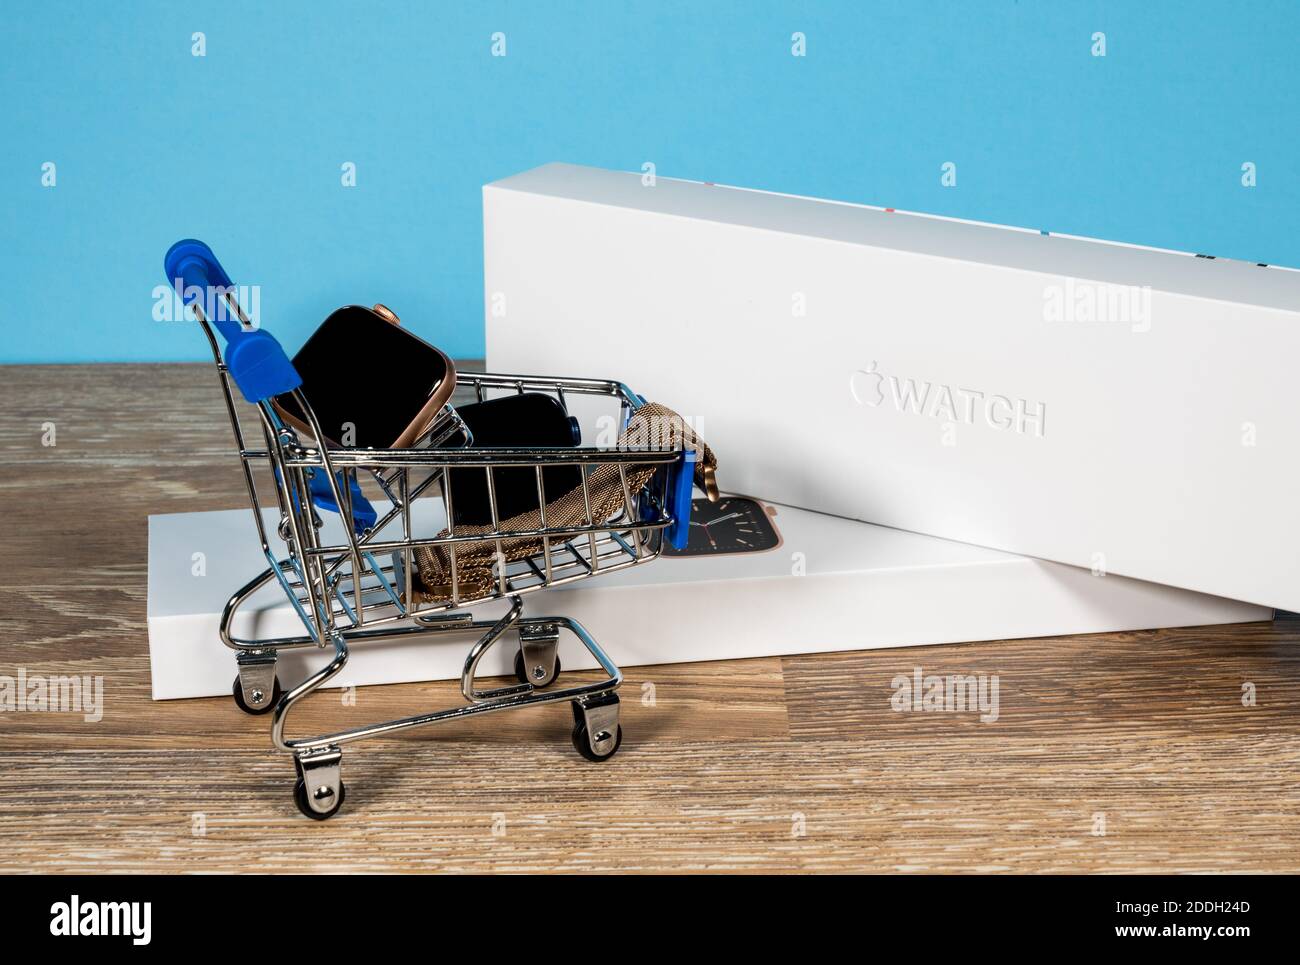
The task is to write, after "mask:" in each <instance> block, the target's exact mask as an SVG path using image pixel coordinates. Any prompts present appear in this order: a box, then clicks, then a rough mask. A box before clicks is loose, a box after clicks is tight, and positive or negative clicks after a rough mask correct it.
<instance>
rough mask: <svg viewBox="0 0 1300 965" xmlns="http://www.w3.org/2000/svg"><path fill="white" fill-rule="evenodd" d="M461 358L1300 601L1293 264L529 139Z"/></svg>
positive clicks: (1124, 554)
mask: <svg viewBox="0 0 1300 965" xmlns="http://www.w3.org/2000/svg"><path fill="white" fill-rule="evenodd" d="M483 218H484V235H485V266H486V268H485V275H486V277H485V282H486V296H487V360H488V366H489V368H490V369H492V370H495V371H505V372H510V371H521V372H536V373H540V374H556V375H585V376H598V377H604V378H609V377H613V378H619V379H622V380H623V381H625V382H627V383H628V384H629V385H631V386H632V387H633V388H635V389H636V391H638V392H640V393H642V394H643V395H645V396H646V397H647V398H650V399H654V400H658V401H662V402H664V403H665V404H667V405H670V406H672V407H673V408H675V409H677V410H678V411H679V412H681V413H683V414H684V415H687V416H689V417H694V418H697V419H699V420H701V426H700V428H702V430H703V432H702V434H703V435H704V437H705V438H706V439H708V440H709V442H710V443H711V444H712V445H713V446H714V448H715V449H716V450H717V452H718V454H719V458H720V460H721V468H720V470H719V478H720V480H721V481H722V483H723V485H725V486H730V487H734V488H736V489H739V490H742V491H747V492H753V493H758V494H760V495H762V496H763V497H764V498H769V499H773V500H776V501H778V502H782V503H789V504H792V505H797V506H804V507H809V508H812V509H817V510H821V511H825V512H830V513H835V514H838V515H842V516H848V517H852V518H856V519H865V520H870V521H872V522H876V523H882V524H886V525H889V526H895V527H899V528H902V529H907V530H912V531H915V532H923V533H929V534H932V535H935V536H941V537H944V538H947V539H955V540H961V541H964V542H969V543H975V544H978V545H981V546H989V547H995V548H998V549H1003V550H1007V551H1011V552H1015V553H1023V554H1026V555H1030V556H1035V557H1041V558H1044V559H1051V560H1056V561H1060V562H1065V563H1072V564H1075V565H1079V566H1085V567H1089V568H1099V569H1103V570H1104V571H1106V572H1110V573H1118V574H1124V575H1127V576H1133V577H1138V578H1141V579H1145V580H1151V581H1155V582H1158V583H1163V584H1169V585H1172V586H1179V587H1184V588H1188V589H1194V590H1199V591H1202V592H1206V593H1213V594H1216V595H1219V596H1224V597H1229V598H1232V599H1239V600H1249V601H1252V602H1255V603H1260V604H1265V605H1270V606H1279V607H1284V608H1288V609H1292V610H1297V609H1300V553H1296V552H1295V550H1294V547H1293V545H1292V542H1291V540H1290V539H1289V538H1288V534H1291V533H1295V532H1297V531H1300V499H1297V498H1296V495H1295V491H1294V490H1295V481H1296V479H1297V478H1298V477H1300V406H1297V405H1295V404H1294V398H1293V396H1294V392H1293V387H1294V385H1295V383H1296V376H1295V372H1294V369H1295V364H1296V359H1297V358H1298V357H1300V273H1297V272H1294V271H1290V270H1286V269H1278V268H1266V267H1259V266H1256V265H1251V264H1245V263H1241V262H1232V261H1225V260H1222V259H1206V258H1198V257H1194V256H1191V255H1185V254H1180V253H1175V252H1168V251H1157V250H1152V249H1146V248H1138V247H1133V246H1127V245H1117V244H1109V243H1106V242H1100V241H1093V240H1087V239H1081V238H1072V237H1060V236H1045V235H1043V234H1041V233H1039V232H1035V231H1024V230H1020V229H1013V228H1004V227H997V226H991V225H983V224H974V223H970V222H962V221H955V220H951V219H943V218H934V217H927V216H922V215H914V214H902V213H893V212H890V211H888V210H886V209H880V208H870V207H864V206H860V205H850V204H840V203H834V202H830V201H818V200H812V199H807V198H797V197H790V196H787V195H778V194H769V193H764V192H757V191H746V190H741V189H737V188H728V187H718V186H713V185H709V184H701V183H695V182H685V181H674V180H668V179H665V178H658V179H657V181H656V182H655V183H654V184H653V186H649V185H647V183H646V181H645V180H643V178H642V176H641V175H639V174H625V173H617V172H611V171H602V170H596V169H591V168H582V167H573V166H569V165H561V164H551V165H547V166H545V167H541V168H538V169H536V170H533V171H529V172H527V173H524V174H520V175H517V176H515V177H511V178H507V179H505V180H503V181H498V182H496V183H494V184H490V185H488V186H486V187H485V188H484V192H483Z"/></svg>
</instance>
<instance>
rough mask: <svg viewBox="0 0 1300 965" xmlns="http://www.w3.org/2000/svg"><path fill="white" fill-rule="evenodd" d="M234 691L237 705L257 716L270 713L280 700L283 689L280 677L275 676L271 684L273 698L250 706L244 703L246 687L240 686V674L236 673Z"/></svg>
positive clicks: (245, 711) (247, 712)
mask: <svg viewBox="0 0 1300 965" xmlns="http://www.w3.org/2000/svg"><path fill="white" fill-rule="evenodd" d="M233 693H234V695H235V706H237V707H238V708H239V709H240V710H242V711H243V712H244V713H246V714H253V715H254V716H256V715H259V714H265V713H269V712H270V710H271V708H273V707H274V706H275V705H276V704H278V703H279V702H280V694H281V693H283V691H282V690H281V689H280V678H279V677H275V678H274V680H273V683H272V686H271V699H270V700H264V701H262V703H261V704H260V705H259V706H257V707H249V706H248V704H246V703H244V688H243V687H241V686H239V676H238V675H236V676H235V686H234V690H233Z"/></svg>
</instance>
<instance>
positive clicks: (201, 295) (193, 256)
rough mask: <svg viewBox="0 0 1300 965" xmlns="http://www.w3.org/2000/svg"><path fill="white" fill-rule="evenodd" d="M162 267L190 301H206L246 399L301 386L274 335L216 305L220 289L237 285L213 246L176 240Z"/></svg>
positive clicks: (228, 365) (260, 398)
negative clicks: (228, 313)
mask: <svg viewBox="0 0 1300 965" xmlns="http://www.w3.org/2000/svg"><path fill="white" fill-rule="evenodd" d="M163 270H164V271H165V272H166V273H167V281H168V282H169V283H170V284H171V285H173V286H174V287H175V288H176V293H177V294H178V295H180V297H181V300H182V301H183V302H184V303H185V304H186V305H190V304H192V303H193V302H195V301H197V300H199V299H202V300H203V306H202V307H203V313H204V316H205V317H206V318H207V319H208V321H209V322H211V323H212V324H213V325H215V326H216V327H217V330H218V331H219V332H221V335H222V337H223V338H224V339H225V340H226V351H225V360H226V368H227V369H229V370H230V377H231V378H232V379H234V380H235V384H236V385H237V386H239V391H240V393H241V394H242V395H243V396H244V398H245V400H247V401H249V402H263V401H265V400H267V399H269V398H271V397H272V396H276V395H280V394H281V393H283V392H291V391H293V390H294V389H296V388H298V386H300V385H302V379H301V378H300V377H299V375H298V370H297V369H295V368H294V367H293V363H292V362H290V361H289V356H288V355H286V354H285V352H284V349H283V348H281V347H280V343H279V342H277V341H276V340H275V336H273V335H272V334H271V333H270V332H268V331H266V330H264V329H261V328H256V329H246V328H244V327H243V325H241V324H240V323H239V321H238V320H237V319H233V318H230V317H229V315H227V314H226V313H225V311H224V306H221V307H219V306H218V302H219V299H218V297H217V291H218V290H219V289H233V288H234V287H235V286H234V284H233V283H232V282H231V281H230V276H229V275H227V274H226V270H225V269H224V268H222V267H221V262H219V261H217V256H216V255H214V254H213V253H212V249H211V248H209V247H208V246H207V245H205V244H204V243H203V242H201V241H197V240H195V239H194V238H185V239H183V240H181V241H178V242H176V244H174V245H172V246H171V247H170V248H168V249H167V254H166V255H165V256H164V257H163Z"/></svg>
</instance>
